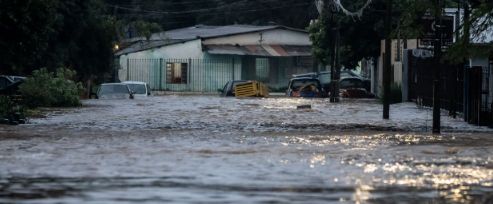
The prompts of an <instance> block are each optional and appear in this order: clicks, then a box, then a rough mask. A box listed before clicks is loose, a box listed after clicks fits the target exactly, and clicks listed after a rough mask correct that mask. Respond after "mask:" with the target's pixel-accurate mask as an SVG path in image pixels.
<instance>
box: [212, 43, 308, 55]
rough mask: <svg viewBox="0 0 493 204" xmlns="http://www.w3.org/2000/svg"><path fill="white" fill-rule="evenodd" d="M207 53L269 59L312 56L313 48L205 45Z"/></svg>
mask: <svg viewBox="0 0 493 204" xmlns="http://www.w3.org/2000/svg"><path fill="white" fill-rule="evenodd" d="M204 48H205V51H206V52H207V53H209V54H216V55H252V56H267V57H296V56H311V55H312V53H311V46H300V45H204Z"/></svg>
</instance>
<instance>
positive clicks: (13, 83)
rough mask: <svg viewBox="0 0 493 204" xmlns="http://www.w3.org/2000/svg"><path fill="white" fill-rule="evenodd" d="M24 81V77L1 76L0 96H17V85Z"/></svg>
mask: <svg viewBox="0 0 493 204" xmlns="http://www.w3.org/2000/svg"><path fill="white" fill-rule="evenodd" d="M25 80H26V78H25V77H20V76H6V75H1V76H0V94H1V95H12V94H17V92H18V90H19V85H21V84H22V83H23V82H24V81H25Z"/></svg>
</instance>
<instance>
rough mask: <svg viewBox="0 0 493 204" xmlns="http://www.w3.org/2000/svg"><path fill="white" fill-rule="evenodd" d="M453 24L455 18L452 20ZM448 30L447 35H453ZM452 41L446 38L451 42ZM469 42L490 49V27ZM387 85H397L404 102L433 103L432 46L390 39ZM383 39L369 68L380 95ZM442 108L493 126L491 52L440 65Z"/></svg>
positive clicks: (450, 12)
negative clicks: (389, 83)
mask: <svg viewBox="0 0 493 204" xmlns="http://www.w3.org/2000/svg"><path fill="white" fill-rule="evenodd" d="M456 11H457V9H446V13H447V15H449V16H453V17H455V16H456V15H453V14H456ZM453 21H454V22H457V21H458V19H455V20H453ZM456 27H457V26H455V24H454V29H453V30H452V31H450V32H451V33H450V34H448V36H454V35H455V34H454V33H452V32H453V31H455V29H456ZM455 40H456V39H455V37H454V39H449V42H454V41H455ZM470 43H471V45H472V46H473V47H475V48H480V47H483V46H492V44H493V27H490V28H489V29H486V30H485V32H483V33H480V34H478V35H476V36H474V35H473V36H471V39H470ZM391 47H392V50H391V53H390V54H391V83H392V84H396V85H399V86H400V87H401V91H402V99H403V100H404V101H417V102H419V103H421V104H423V105H432V104H433V98H432V95H433V89H432V87H433V79H434V78H433V69H434V67H435V64H434V61H433V55H434V54H433V47H432V46H431V44H429V43H424V42H423V41H421V40H416V39H412V40H402V39H401V40H399V39H393V40H392V45H391ZM385 54H386V53H385V44H384V40H382V41H381V53H380V56H379V57H378V59H377V60H376V61H375V63H366V64H368V65H369V66H371V65H373V66H372V69H371V73H370V74H371V78H372V92H373V93H375V94H376V95H377V96H382V95H383V64H384V57H385ZM440 92H441V96H440V97H441V101H442V108H444V109H449V110H450V109H452V110H457V111H459V112H462V113H463V116H464V119H465V120H466V121H468V122H470V123H474V124H491V125H492V126H493V53H480V54H478V53H476V54H474V55H473V56H470V58H469V59H466V60H465V63H464V64H459V65H456V64H451V63H447V62H445V61H444V62H442V69H441V90H440Z"/></svg>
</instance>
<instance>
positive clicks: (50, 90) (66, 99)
mask: <svg viewBox="0 0 493 204" xmlns="http://www.w3.org/2000/svg"><path fill="white" fill-rule="evenodd" d="M74 76H75V71H72V70H69V69H65V68H59V69H58V70H57V72H56V73H52V72H49V71H48V70H47V69H44V68H43V69H40V70H36V71H34V72H33V75H32V77H28V78H27V79H26V81H25V82H24V83H23V84H21V85H20V87H19V91H20V92H21V93H22V95H23V97H24V101H25V103H26V105H27V106H29V107H73V106H79V105H80V104H81V103H80V98H79V95H80V92H81V90H82V85H81V84H80V83H75V82H74V81H72V80H71V79H73V77H74Z"/></svg>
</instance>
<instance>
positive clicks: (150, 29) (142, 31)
mask: <svg viewBox="0 0 493 204" xmlns="http://www.w3.org/2000/svg"><path fill="white" fill-rule="evenodd" d="M133 24H134V27H135V28H136V29H137V32H138V35H139V36H144V37H145V38H146V39H147V40H149V39H150V38H151V35H152V34H153V33H156V32H159V31H161V26H160V25H159V24H157V23H153V22H146V21H142V20H139V21H135V22H133Z"/></svg>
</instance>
